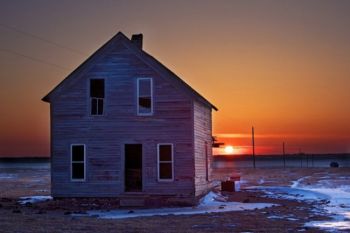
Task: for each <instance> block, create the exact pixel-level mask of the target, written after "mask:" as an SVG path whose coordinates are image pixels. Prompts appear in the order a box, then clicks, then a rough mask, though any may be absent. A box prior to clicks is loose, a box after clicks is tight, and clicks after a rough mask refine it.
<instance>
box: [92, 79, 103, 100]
mask: <svg viewBox="0 0 350 233" xmlns="http://www.w3.org/2000/svg"><path fill="white" fill-rule="evenodd" d="M90 97H96V98H104V97H105V80H104V79H91V80H90Z"/></svg>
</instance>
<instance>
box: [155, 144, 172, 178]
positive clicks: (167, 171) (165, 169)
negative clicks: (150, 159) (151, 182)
mask: <svg viewBox="0 0 350 233" xmlns="http://www.w3.org/2000/svg"><path fill="white" fill-rule="evenodd" d="M157 157H158V180H159V181H173V180H174V153H173V144H171V143H162V144H158V156H157Z"/></svg>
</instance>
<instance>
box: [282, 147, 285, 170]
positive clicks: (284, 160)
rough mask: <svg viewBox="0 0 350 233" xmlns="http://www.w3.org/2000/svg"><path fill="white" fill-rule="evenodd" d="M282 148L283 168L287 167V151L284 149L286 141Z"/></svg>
mask: <svg viewBox="0 0 350 233" xmlns="http://www.w3.org/2000/svg"><path fill="white" fill-rule="evenodd" d="M282 150H283V168H286V153H285V150H284V142H283V144H282Z"/></svg>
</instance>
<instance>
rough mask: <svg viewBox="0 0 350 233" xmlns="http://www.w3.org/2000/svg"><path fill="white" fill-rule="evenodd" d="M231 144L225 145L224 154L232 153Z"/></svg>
mask: <svg viewBox="0 0 350 233" xmlns="http://www.w3.org/2000/svg"><path fill="white" fill-rule="evenodd" d="M233 151H234V150H233V146H226V147H225V153H226V154H233Z"/></svg>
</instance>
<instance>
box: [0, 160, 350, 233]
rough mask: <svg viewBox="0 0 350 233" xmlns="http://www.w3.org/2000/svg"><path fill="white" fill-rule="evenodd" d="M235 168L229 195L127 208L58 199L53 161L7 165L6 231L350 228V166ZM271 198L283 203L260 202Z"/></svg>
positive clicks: (1, 173) (3, 174) (0, 172)
mask: <svg viewBox="0 0 350 233" xmlns="http://www.w3.org/2000/svg"><path fill="white" fill-rule="evenodd" d="M232 172H233V170H232V169H227V170H222V169H221V170H215V171H214V177H213V178H214V179H217V180H219V179H224V178H225V177H227V176H228V174H231V173H232ZM234 172H235V173H239V174H240V175H241V178H242V182H241V190H242V191H241V192H237V193H233V194H230V195H227V196H228V197H229V198H228V200H227V202H222V201H220V200H223V199H222V198H221V197H215V199H214V195H213V194H212V193H211V194H210V195H208V196H207V198H206V199H204V200H203V201H202V204H201V205H199V206H197V207H194V208H192V207H190V208H178V209H175V210H174V209H169V208H166V209H162V210H160V209H156V210H139V209H135V208H132V209H128V210H125V211H123V210H120V209H119V210H118V202H115V203H112V202H113V201H112V200H105V201H100V199H95V200H92V201H88V200H79V199H74V198H73V199H69V200H50V197H49V196H50V191H49V190H50V175H49V167H45V166H39V167H33V166H21V167H15V166H11V167H7V166H1V165H0V229H1V230H0V231H1V232H11V233H12V232H36V233H37V232H110V231H112V232H114V231H117V232H164V231H167V232H179V231H180V232H317V233H318V232H325V231H332V232H350V227H349V221H350V220H349V218H350V201H349V198H350V169H349V168H339V169H330V168H319V169H316V168H309V169H294V168H288V169H277V168H272V169H269V168H263V169H247V168H244V169H235V170H234ZM225 195H226V194H225ZM40 196H41V197H40ZM21 197H23V198H21ZM19 201H21V202H22V203H23V204H19ZM37 201H40V202H37ZM41 201H43V202H41ZM85 201H86V202H85ZM25 202H29V203H30V204H29V203H27V204H24V203H25ZM256 203H260V204H261V206H259V205H260V204H256ZM266 203H271V204H275V205H274V206H270V207H268V208H260V207H267V205H266ZM100 210H105V211H100ZM238 210H242V211H238ZM118 211H119V212H118ZM174 211H175V212H174ZM155 212H156V215H154V214H155ZM84 213H85V214H84ZM177 213H178V214H179V215H177ZM73 214H80V216H88V215H90V216H91V215H94V216H96V217H98V218H96V217H76V216H74V215H73ZM189 214H191V215H190V216H189ZM118 216H119V217H118ZM125 216H127V218H120V217H125ZM144 216H149V217H147V218H145V217H144ZM111 217H113V219H112V218H111ZM130 217H134V218H130ZM115 218H119V219H118V220H116V219H115ZM14 223H15V224H14ZM164 227H165V228H164Z"/></svg>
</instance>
